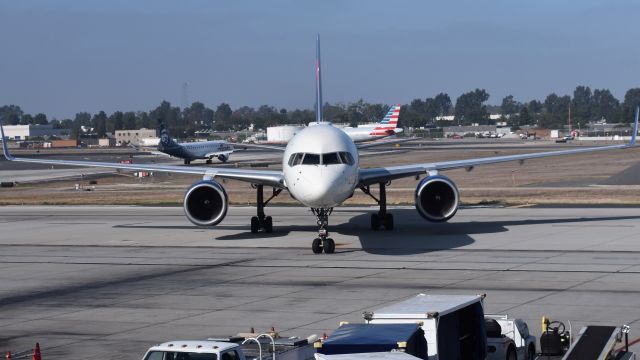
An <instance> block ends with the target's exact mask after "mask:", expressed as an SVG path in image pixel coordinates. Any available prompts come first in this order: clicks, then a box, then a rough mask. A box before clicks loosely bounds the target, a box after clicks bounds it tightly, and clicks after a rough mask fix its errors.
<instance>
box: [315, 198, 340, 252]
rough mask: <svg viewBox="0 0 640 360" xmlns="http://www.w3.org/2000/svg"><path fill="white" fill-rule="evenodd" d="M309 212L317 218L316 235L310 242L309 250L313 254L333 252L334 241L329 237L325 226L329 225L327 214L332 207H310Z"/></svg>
mask: <svg viewBox="0 0 640 360" xmlns="http://www.w3.org/2000/svg"><path fill="white" fill-rule="evenodd" d="M311 212H313V215H315V216H316V219H318V228H319V229H318V237H317V238H315V239H314V240H313V242H312V243H311V250H313V253H314V254H320V253H322V251H324V253H325V254H333V253H334V252H335V251H336V243H335V241H333V239H332V238H330V237H329V232H328V231H327V226H328V225H329V215H331V213H332V212H333V208H328V209H324V208H311Z"/></svg>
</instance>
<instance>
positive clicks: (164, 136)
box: [158, 121, 174, 151]
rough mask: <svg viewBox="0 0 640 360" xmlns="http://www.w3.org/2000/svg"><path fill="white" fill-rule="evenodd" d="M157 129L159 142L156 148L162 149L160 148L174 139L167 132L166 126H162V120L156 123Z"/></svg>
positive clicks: (172, 142) (171, 143) (168, 144)
mask: <svg viewBox="0 0 640 360" xmlns="http://www.w3.org/2000/svg"><path fill="white" fill-rule="evenodd" d="M158 130H160V142H159V143H158V150H160V151H162V149H164V148H165V147H168V146H170V145H173V144H174V141H173V139H172V138H171V136H169V132H168V131H167V128H166V127H165V126H164V122H163V121H160V124H159V125H158Z"/></svg>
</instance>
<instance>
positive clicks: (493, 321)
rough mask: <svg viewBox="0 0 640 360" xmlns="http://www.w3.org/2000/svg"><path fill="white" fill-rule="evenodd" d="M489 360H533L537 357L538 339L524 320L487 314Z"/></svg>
mask: <svg viewBox="0 0 640 360" xmlns="http://www.w3.org/2000/svg"><path fill="white" fill-rule="evenodd" d="M484 318H485V328H486V331H487V360H504V359H506V360H510V359H516V358H517V359H518V360H533V359H535V357H536V337H535V336H533V335H531V334H530V333H529V326H528V325H527V323H526V322H524V320H522V319H512V318H509V317H508V316H507V315H488V314H485V316H484Z"/></svg>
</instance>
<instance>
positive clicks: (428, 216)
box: [0, 37, 640, 254]
mask: <svg viewBox="0 0 640 360" xmlns="http://www.w3.org/2000/svg"><path fill="white" fill-rule="evenodd" d="M316 56H317V60H316V69H315V70H316V119H317V120H318V121H321V120H322V106H321V105H322V88H321V81H320V78H321V76H320V38H319V37H318V40H317V55H316ZM639 112H640V107H639V108H637V109H636V114H635V123H634V129H633V134H632V136H631V140H630V142H629V143H627V144H620V145H608V146H599V147H585V148H580V149H571V150H560V151H549V152H537V153H530V154H519V155H507V156H494V157H485V158H475V159H467V160H453V161H441V162H423V163H417V164H409V165H390V166H381V167H374V168H360V165H359V156H358V147H357V146H356V144H355V143H354V141H353V140H351V138H349V136H347V134H346V133H345V132H344V131H342V130H340V129H338V128H336V127H334V126H332V125H331V124H326V123H320V124H317V125H315V126H309V127H307V128H305V129H303V130H302V131H300V132H299V133H298V134H297V135H295V136H294V137H293V138H292V139H291V141H289V143H288V144H287V147H286V148H285V151H284V156H283V158H282V170H260V169H237V168H216V167H185V166H169V165H166V166H162V165H145V164H115V163H105V162H90V161H71V160H53V159H32V158H22V157H20V158H18V157H13V156H12V155H11V154H10V153H9V149H8V147H7V144H6V141H3V150H4V155H5V157H6V158H7V159H8V160H11V161H22V162H32V163H43V164H58V165H75V166H83V167H87V166H93V167H107V168H114V169H124V170H142V171H164V172H172V173H182V174H193V175H198V176H201V177H202V180H200V181H198V182H196V183H195V184H193V185H192V186H191V187H190V188H189V189H188V190H187V191H186V193H185V196H184V202H183V204H184V205H183V206H184V211H185V215H186V216H187V218H188V219H189V220H190V221H191V222H192V223H194V224H195V225H197V226H203V227H210V226H215V225H217V224H219V223H220V222H221V221H222V220H223V219H224V218H225V216H226V214H227V210H228V208H229V199H228V197H227V193H226V192H225V189H224V187H223V186H222V185H221V184H220V182H219V180H220V179H222V180H225V179H232V180H238V181H244V182H247V183H249V184H251V185H252V188H253V189H254V190H255V193H256V203H257V206H256V208H257V209H256V210H257V213H256V216H254V217H252V218H251V232H254V233H257V232H267V233H269V232H271V231H272V228H273V222H272V218H271V217H270V216H266V214H265V206H266V205H267V204H268V203H269V201H270V200H271V199H272V198H274V197H276V196H278V195H279V194H281V193H282V191H283V190H286V191H288V192H289V194H291V196H292V197H293V198H295V199H296V200H297V201H299V202H300V203H301V204H302V205H304V206H306V207H309V208H311V211H312V212H313V214H314V215H315V216H316V218H317V224H318V235H317V236H316V237H315V239H314V240H313V241H312V243H311V249H312V250H313V252H314V253H321V252H323V251H324V252H325V253H328V254H329V253H333V252H334V251H335V242H334V241H333V239H331V237H330V236H329V232H328V230H327V229H328V224H329V216H330V215H331V213H332V211H333V208H334V207H336V206H339V205H340V204H342V203H343V202H344V201H345V200H347V199H349V198H350V197H351V196H352V195H353V193H354V192H355V191H356V190H361V191H362V192H364V193H365V194H367V195H369V196H371V198H372V199H373V200H374V201H375V202H376V203H377V204H378V205H379V210H378V211H377V212H376V213H373V214H371V229H372V230H379V229H380V228H381V227H384V228H385V229H386V230H393V228H394V222H393V216H392V214H391V213H389V212H387V200H386V188H387V186H389V184H390V182H391V181H392V180H395V179H400V178H406V177H420V176H422V179H421V180H420V181H419V182H418V185H417V187H416V190H415V207H416V210H417V211H418V213H419V214H420V215H421V216H422V217H423V218H424V219H425V220H427V221H431V222H443V221H447V220H449V219H451V218H452V217H453V216H454V215H455V214H456V211H457V210H458V205H459V199H460V196H459V193H458V188H457V187H456V185H455V183H454V182H453V180H451V179H450V178H448V177H446V176H444V175H442V173H443V172H445V171H447V170H451V169H461V168H464V169H467V170H472V169H473V168H474V167H476V166H479V165H489V164H495V163H501V162H505V161H520V162H523V161H525V160H527V159H536V158H543V157H550V156H559V155H573V154H582V153H588V152H595V151H609V150H622V149H627V148H630V147H632V146H634V145H635V142H636V134H637V133H638V113H639ZM0 130H2V127H0ZM2 139H4V130H2ZM372 186H378V187H379V195H378V197H377V198H376V197H375V196H373V194H372V193H371V191H370V188H371V187H372ZM265 187H271V188H272V191H271V196H270V197H269V198H267V199H265V194H264V192H265V191H264V190H265V189H264V188H265Z"/></svg>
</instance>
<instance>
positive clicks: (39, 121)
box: [33, 113, 49, 125]
mask: <svg viewBox="0 0 640 360" xmlns="http://www.w3.org/2000/svg"><path fill="white" fill-rule="evenodd" d="M33 123H34V124H36V125H47V124H48V123H49V121H48V120H47V115H45V114H43V113H38V114H36V116H35V117H34V118H33Z"/></svg>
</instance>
